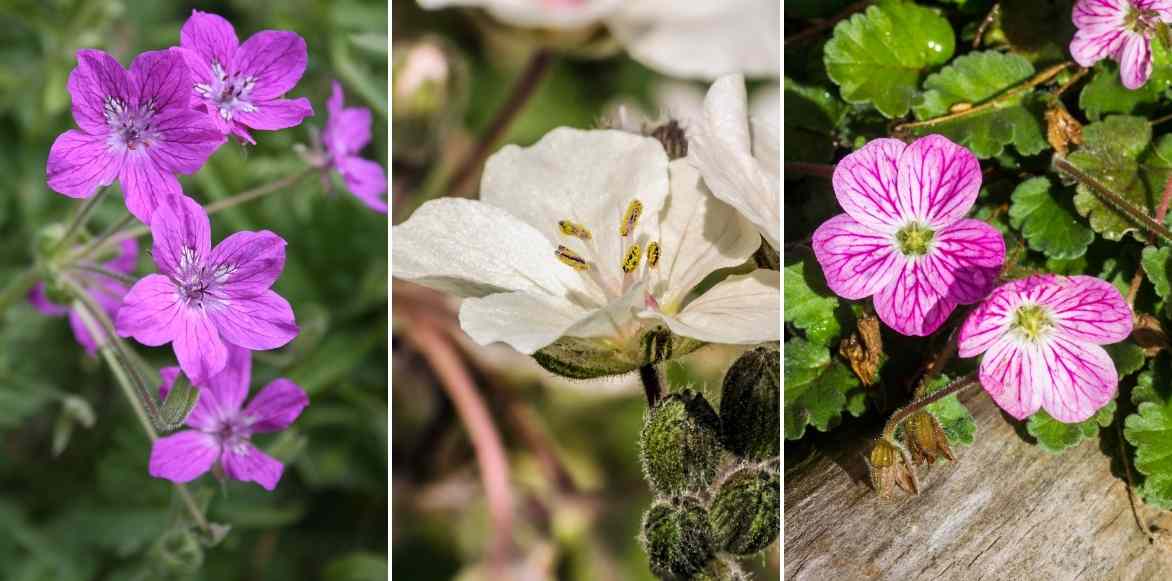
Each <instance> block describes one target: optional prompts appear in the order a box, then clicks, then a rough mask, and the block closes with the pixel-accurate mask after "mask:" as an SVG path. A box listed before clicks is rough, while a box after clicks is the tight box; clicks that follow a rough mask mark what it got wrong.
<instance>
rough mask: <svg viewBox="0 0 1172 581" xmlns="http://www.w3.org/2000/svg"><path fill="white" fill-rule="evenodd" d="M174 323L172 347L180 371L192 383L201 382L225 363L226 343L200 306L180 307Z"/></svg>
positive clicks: (223, 366)
mask: <svg viewBox="0 0 1172 581" xmlns="http://www.w3.org/2000/svg"><path fill="white" fill-rule="evenodd" d="M180 313H181V315H180V317H179V321H178V324H176V325H175V326H174V333H175V338H174V339H173V341H172V344H171V346H172V348H174V350H175V358H176V359H178V360H179V367H181V368H182V369H183V374H184V375H186V376H187V377H188V378H190V379H191V382H192V383H193V384H195V385H203V384H204V383H205V382H206V381H207V380H208V379H209V378H211V377H212V376H214V375H216V374H217V373H219V372H221V371H223V370H224V368H225V367H227V365H228V347H227V345H225V344H224V340H223V339H221V338H220V332H219V331H218V330H217V329H216V325H215V324H214V323H213V322H212V321H211V319H210V318H209V316H208V314H207V313H205V312H204V311H203V310H201V309H195V308H181V309H180Z"/></svg>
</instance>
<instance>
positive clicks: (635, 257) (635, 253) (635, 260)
mask: <svg viewBox="0 0 1172 581" xmlns="http://www.w3.org/2000/svg"><path fill="white" fill-rule="evenodd" d="M642 255H643V248H642V247H641V246H639V245H638V244H636V245H634V246H632V247H630V248H628V249H627V254H626V256H624V257H623V272H625V273H632V272H635V269H636V268H639V258H640V257H642Z"/></svg>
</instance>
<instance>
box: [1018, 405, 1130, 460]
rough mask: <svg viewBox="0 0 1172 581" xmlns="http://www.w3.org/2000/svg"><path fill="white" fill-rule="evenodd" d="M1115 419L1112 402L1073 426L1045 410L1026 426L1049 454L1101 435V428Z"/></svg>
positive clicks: (1031, 419) (1032, 418)
mask: <svg viewBox="0 0 1172 581" xmlns="http://www.w3.org/2000/svg"><path fill="white" fill-rule="evenodd" d="M1113 417H1115V401H1114V400H1112V401H1110V402H1108V403H1107V405H1105V406H1103V407H1102V408H1101V409H1099V411H1097V412H1095V415H1093V416H1091V417H1090V418H1089V419H1087V420H1086V421H1082V422H1076V423H1073V424H1066V423H1062V422H1060V421H1058V420H1056V419H1054V418H1053V417H1051V416H1050V414H1048V413H1046V411H1045V410H1038V413H1036V414H1034V415H1032V416H1030V421H1029V423H1027V424H1026V431H1027V432H1029V433H1030V435H1031V436H1033V437H1034V438H1037V440H1038V446H1039V447H1040V448H1042V449H1043V450H1045V451H1047V452H1053V453H1058V452H1061V451H1063V450H1066V449H1067V448H1071V447H1073V446H1076V445H1078V443H1079V442H1082V441H1083V440H1085V439H1087V438H1093V437H1095V436H1097V435H1099V428H1100V427H1103V428H1105V427H1107V426H1109V425H1111V418H1113Z"/></svg>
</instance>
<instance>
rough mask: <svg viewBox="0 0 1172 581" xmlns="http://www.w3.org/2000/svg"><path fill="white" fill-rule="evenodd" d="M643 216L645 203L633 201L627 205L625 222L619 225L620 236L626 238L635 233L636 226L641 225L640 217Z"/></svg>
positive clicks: (624, 216)
mask: <svg viewBox="0 0 1172 581" xmlns="http://www.w3.org/2000/svg"><path fill="white" fill-rule="evenodd" d="M642 214H643V202H640V201H639V200H631V203H630V204H628V205H627V211H626V212H624V213H623V221H622V223H621V224H619V236H622V237H624V238H626V237H627V236H630V235H631V232H634V231H635V226H637V225H638V224H639V216H641V215H642Z"/></svg>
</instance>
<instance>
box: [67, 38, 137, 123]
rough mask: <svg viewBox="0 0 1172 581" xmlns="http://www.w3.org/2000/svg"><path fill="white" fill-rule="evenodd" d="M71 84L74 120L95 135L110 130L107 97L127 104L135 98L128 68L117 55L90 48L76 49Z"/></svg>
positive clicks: (69, 86)
mask: <svg viewBox="0 0 1172 581" xmlns="http://www.w3.org/2000/svg"><path fill="white" fill-rule="evenodd" d="M68 88H69V95H70V96H71V97H72V98H73V120H74V121H77V125H78V127H81V128H82V129H83V130H85V132H86V133H89V134H90V135H94V136H105V135H106V134H108V133H109V132H110V126H109V125H108V123H107V121H106V105H107V99H108V98H111V97H112V98H115V99H118V100H119V101H121V102H122V103H123V104H124V105H127V106H128V105H131V104H133V103H135V102H136V96H137V95H136V92H135V90H134V85H133V84H132V83H131V82H130V77H129V75H127V74H126V69H123V68H122V65H120V64H118V61H116V60H114V57H112V56H110V55H108V54H106V53H104V52H102V51H100V50H95V49H89V48H87V49H82V50H79V51H77V67H76V68H74V69H73V71H72V72H70V73H69V81H68Z"/></svg>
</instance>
